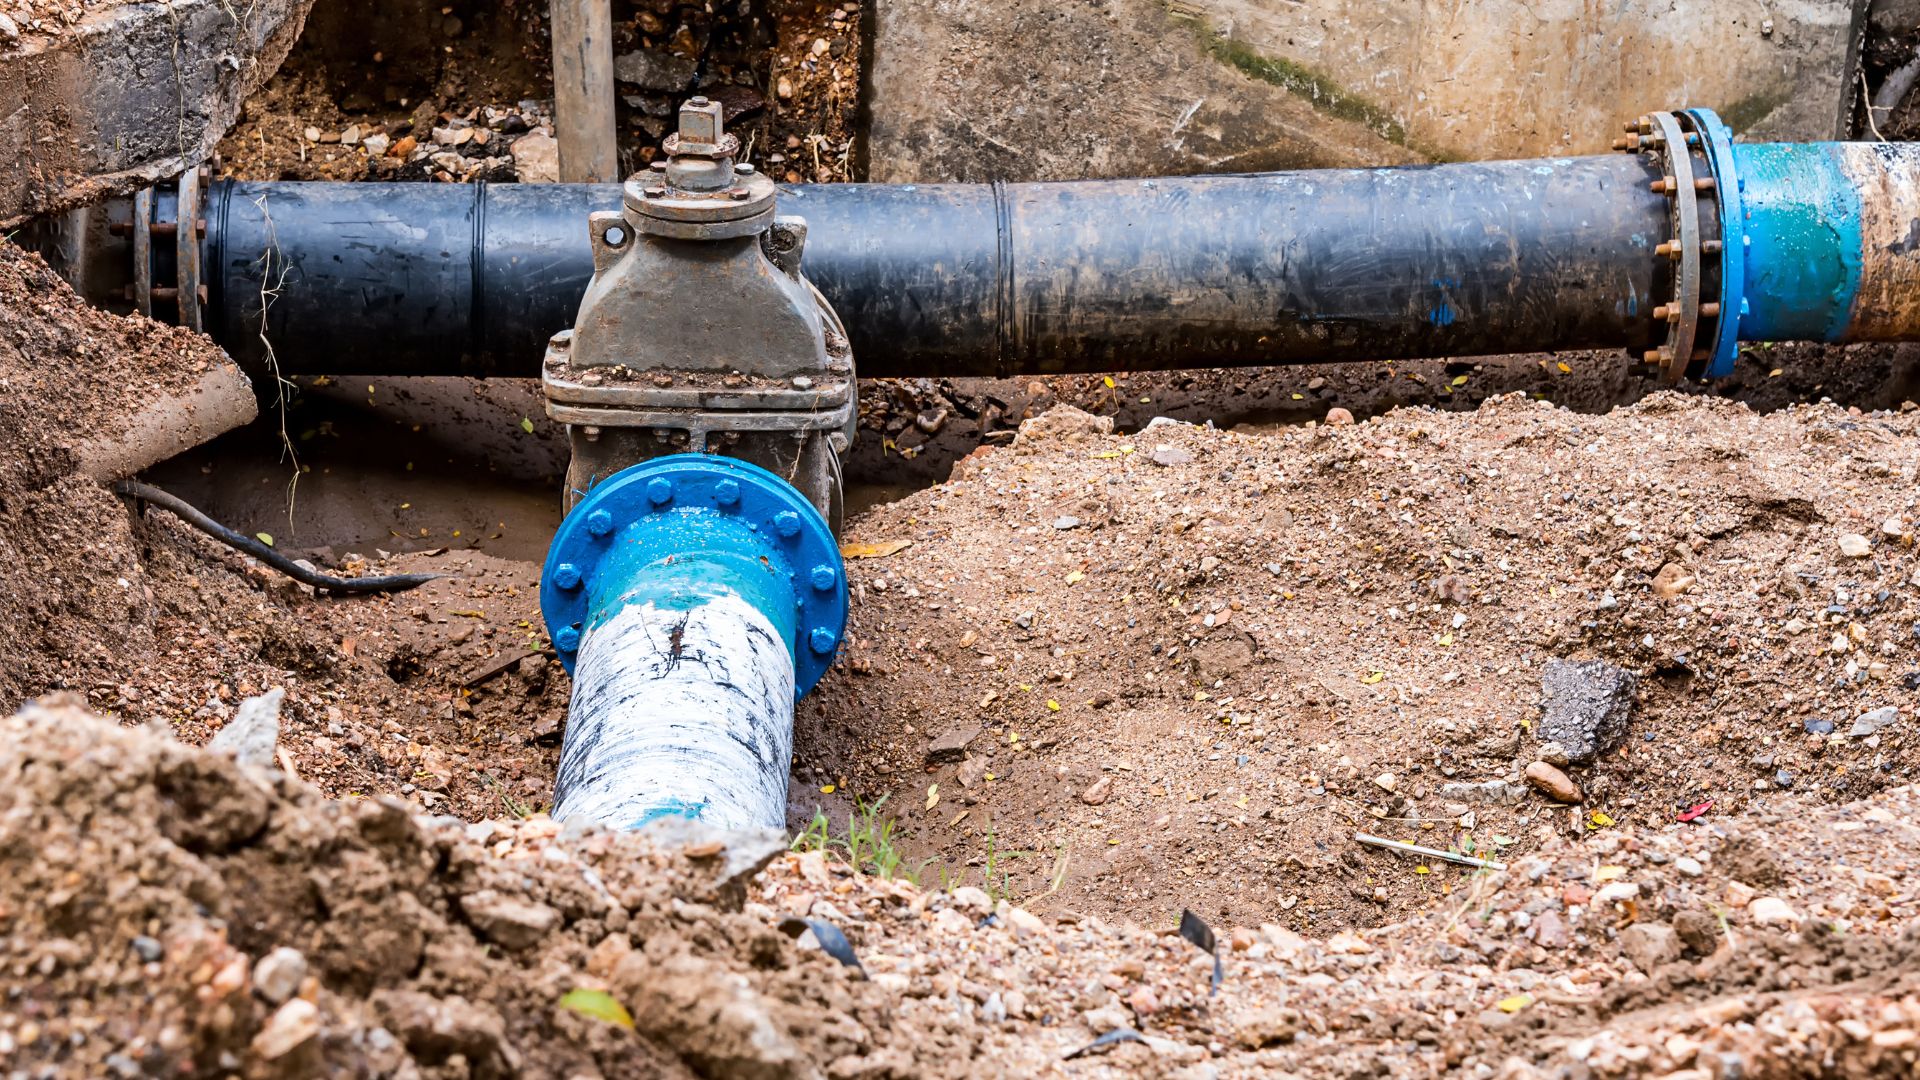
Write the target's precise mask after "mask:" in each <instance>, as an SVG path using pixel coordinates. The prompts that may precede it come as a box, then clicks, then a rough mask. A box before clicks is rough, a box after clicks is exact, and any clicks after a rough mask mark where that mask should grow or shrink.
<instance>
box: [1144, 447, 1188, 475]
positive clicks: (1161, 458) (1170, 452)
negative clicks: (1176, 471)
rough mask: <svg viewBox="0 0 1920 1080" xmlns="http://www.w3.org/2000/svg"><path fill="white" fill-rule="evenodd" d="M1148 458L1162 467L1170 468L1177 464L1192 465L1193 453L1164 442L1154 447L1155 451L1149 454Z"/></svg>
mask: <svg viewBox="0 0 1920 1080" xmlns="http://www.w3.org/2000/svg"><path fill="white" fill-rule="evenodd" d="M1147 460H1148V461H1151V462H1153V463H1154V464H1155V465H1158V466H1160V467H1161V468H1164V469H1170V468H1173V467H1174V466H1175V465H1191V464H1192V463H1193V455H1192V454H1189V453H1187V452H1186V451H1185V450H1182V449H1180V448H1179V447H1177V446H1167V445H1165V444H1162V445H1160V446H1156V447H1154V448H1153V451H1152V452H1151V453H1149V454H1148V455H1147Z"/></svg>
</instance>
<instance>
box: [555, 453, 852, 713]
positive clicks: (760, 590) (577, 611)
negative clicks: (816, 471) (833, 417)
mask: <svg viewBox="0 0 1920 1080" xmlns="http://www.w3.org/2000/svg"><path fill="white" fill-rule="evenodd" d="M675 564H680V565H678V566H676V565H675ZM668 568H672V569H673V570H674V571H677V572H675V573H673V574H672V575H671V576H672V577H673V578H674V579H676V580H679V581H683V582H689V583H691V584H690V585H689V587H696V586H697V583H698V580H699V579H700V578H701V577H702V575H711V576H713V577H714V579H715V582H714V583H715V584H716V585H720V584H724V585H725V586H726V587H727V588H729V589H731V590H733V591H737V592H739V593H741V595H744V596H747V597H749V598H750V599H751V600H752V601H753V602H754V603H755V604H756V605H757V606H760V607H762V608H763V610H765V613H766V615H767V617H768V620H769V621H770V622H771V623H772V624H773V625H774V626H775V627H780V628H783V629H784V628H788V627H791V628H792V629H791V633H790V635H789V636H788V639H787V642H786V645H787V650H788V652H789V654H790V655H791V656H792V657H793V661H794V698H795V700H798V699H799V698H801V697H804V696H806V693H807V691H809V690H811V689H813V686H814V684H815V683H817V682H818V681H819V680H820V677H821V676H822V675H824V674H826V671H827V668H828V667H830V666H832V664H833V660H834V657H835V656H836V655H837V654H838V652H839V646H840V641H841V637H842V635H843V633H844V632H845V630H846V620H847V584H846V574H845V572H844V568H843V565H842V563H841V559H840V550H839V547H838V546H837V545H836V544H835V542H834V538H833V531H832V530H831V529H830V528H829V527H828V526H827V521H826V519H825V518H823V517H822V516H821V515H820V512H819V511H818V510H816V509H815V508H814V506H813V504H812V503H811V502H809V501H808V500H807V498H806V497H805V496H804V495H802V494H801V493H800V492H799V491H798V490H796V489H795V488H794V487H793V486H792V485H790V484H788V483H787V482H786V481H784V480H782V479H780V478H779V477H778V476H775V475H774V474H773V473H771V472H768V471H767V470H765V469H762V468H760V467H759V466H757V465H753V464H750V463H748V462H745V461H741V460H738V459H736V458H730V457H722V456H719V455H713V454H674V455H671V456H667V457H659V458H654V459H652V460H649V461H644V462H641V463H640V464H638V465H634V466H631V467H629V468H626V469H623V470H621V471H620V472H618V473H615V474H614V475H613V476H611V477H608V478H607V479H606V480H604V481H602V482H601V483H599V484H596V485H594V487H593V488H592V489H591V490H590V491H588V492H587V493H586V495H585V496H584V497H582V498H581V500H580V502H579V503H578V504H577V505H575V506H574V508H573V510H572V512H571V513H569V514H568V515H567V517H566V520H565V521H563V522H561V524H560V528H559V530H558V531H557V532H556V533H555V534H554V537H553V543H552V545H551V546H550V547H549V548H548V549H547V561H546V567H545V570H544V571H543V572H542V574H541V576H540V613H541V616H542V617H543V618H544V620H545V621H546V625H547V634H548V636H549V638H550V639H551V640H552V641H553V644H554V649H555V651H557V652H558V653H559V656H560V663H561V664H562V665H563V666H565V667H566V669H567V672H568V674H572V673H573V668H574V662H575V660H576V659H577V658H578V650H579V646H580V642H581V638H582V635H583V634H584V633H585V631H586V630H587V629H589V628H590V627H592V626H595V625H598V624H600V623H602V622H604V621H606V620H607V619H610V618H611V617H612V616H613V615H614V614H616V613H617V612H618V610H619V609H620V607H621V606H622V605H623V604H624V603H626V602H628V601H629V600H630V599H632V584H633V583H634V582H636V581H640V580H642V579H644V578H648V577H656V578H657V577H658V576H659V575H658V574H655V573H653V572H654V571H659V570H665V569H668ZM721 579H725V580H724V582H722V580H721Z"/></svg>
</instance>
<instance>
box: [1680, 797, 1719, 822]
mask: <svg viewBox="0 0 1920 1080" xmlns="http://www.w3.org/2000/svg"><path fill="white" fill-rule="evenodd" d="M1711 809H1713V800H1712V799H1708V800H1707V801H1706V802H1703V803H1695V804H1693V805H1692V806H1689V807H1687V808H1686V809H1685V810H1682V811H1680V812H1679V813H1678V814H1675V815H1673V820H1675V821H1695V820H1698V819H1699V818H1700V817H1702V816H1704V815H1705V814H1706V812H1707V811H1709V810H1711Z"/></svg>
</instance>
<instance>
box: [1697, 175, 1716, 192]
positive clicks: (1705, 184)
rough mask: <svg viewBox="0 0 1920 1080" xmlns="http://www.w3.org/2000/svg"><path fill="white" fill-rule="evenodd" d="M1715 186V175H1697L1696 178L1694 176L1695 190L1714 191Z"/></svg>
mask: <svg viewBox="0 0 1920 1080" xmlns="http://www.w3.org/2000/svg"><path fill="white" fill-rule="evenodd" d="M1713 188H1714V184H1713V177H1711V176H1696V177H1694V178H1693V190H1695V191H1712V190H1713Z"/></svg>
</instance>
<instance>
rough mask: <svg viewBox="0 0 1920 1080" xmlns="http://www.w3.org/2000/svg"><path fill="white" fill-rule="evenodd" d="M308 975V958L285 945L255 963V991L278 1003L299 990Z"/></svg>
mask: <svg viewBox="0 0 1920 1080" xmlns="http://www.w3.org/2000/svg"><path fill="white" fill-rule="evenodd" d="M306 977H307V958H306V957H304V956H302V955H300V952H299V950H297V949H289V948H287V947H286V946H284V945H283V946H281V947H280V948H277V949H275V950H273V951H272V952H270V953H268V954H267V955H265V956H263V957H261V958H260V961H259V962H258V963H256V964H254V965H253V992H254V993H256V994H259V995H260V996H261V997H263V998H265V999H266V1000H267V1001H268V1002H270V1003H272V1004H274V1005H278V1004H280V1003H281V1002H283V1001H285V1000H287V999H288V998H290V997H292V996H293V995H294V994H295V993H296V992H298V991H299V989H300V982H301V980H303V979H305V978H306Z"/></svg>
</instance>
